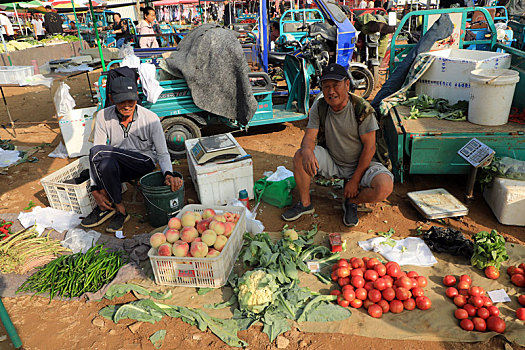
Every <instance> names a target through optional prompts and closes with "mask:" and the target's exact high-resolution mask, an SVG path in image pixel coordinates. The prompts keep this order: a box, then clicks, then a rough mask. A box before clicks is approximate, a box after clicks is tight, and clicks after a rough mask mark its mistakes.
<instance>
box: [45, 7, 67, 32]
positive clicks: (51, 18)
mask: <svg viewBox="0 0 525 350" xmlns="http://www.w3.org/2000/svg"><path fill="white" fill-rule="evenodd" d="M46 11H47V12H46V14H45V15H44V29H45V30H46V34H47V35H54V34H62V33H63V32H64V29H63V28H62V23H63V21H62V17H60V15H59V14H58V13H55V12H53V8H52V7H51V6H50V5H47V6H46Z"/></svg>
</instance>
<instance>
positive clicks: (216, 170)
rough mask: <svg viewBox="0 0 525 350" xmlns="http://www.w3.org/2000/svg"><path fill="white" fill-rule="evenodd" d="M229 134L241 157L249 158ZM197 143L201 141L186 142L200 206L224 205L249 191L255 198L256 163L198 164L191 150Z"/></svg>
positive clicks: (189, 165)
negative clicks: (254, 164) (243, 192)
mask: <svg viewBox="0 0 525 350" xmlns="http://www.w3.org/2000/svg"><path fill="white" fill-rule="evenodd" d="M228 135H229V136H230V139H232V141H233V142H234V143H235V144H236V145H237V147H238V148H239V149H240V153H241V156H244V155H246V154H247V153H246V152H245V151H244V149H242V147H241V146H240V145H239V143H238V142H237V141H236V140H235V138H233V137H232V136H231V135H230V134H228ZM197 142H198V139H190V140H186V142H185V146H186V156H187V159H188V168H189V170H190V177H191V180H192V181H193V185H194V186H195V190H196V192H197V194H198V195H199V200H200V202H201V204H204V205H224V204H226V203H227V202H228V201H229V200H231V199H233V198H237V197H238V196H239V191H240V190H247V191H248V198H249V199H253V160H252V159H251V158H248V159H244V160H241V161H238V162H233V163H225V164H218V163H213V162H210V163H206V164H203V165H199V164H197V161H196V160H195V158H194V157H193V155H192V154H191V151H190V150H191V148H192V147H193V146H194V145H195V144H196V143H197Z"/></svg>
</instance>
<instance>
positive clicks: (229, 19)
mask: <svg viewBox="0 0 525 350" xmlns="http://www.w3.org/2000/svg"><path fill="white" fill-rule="evenodd" d="M222 20H223V21H224V26H225V27H230V26H231V25H232V24H233V23H235V12H234V9H233V5H232V4H231V3H230V1H229V0H225V1H224V16H223V18H222Z"/></svg>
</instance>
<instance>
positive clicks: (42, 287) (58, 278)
mask: <svg viewBox="0 0 525 350" xmlns="http://www.w3.org/2000/svg"><path fill="white" fill-rule="evenodd" d="M124 254H125V252H124V251H116V252H110V251H108V249H107V248H105V247H104V246H103V245H96V246H93V247H92V248H90V249H89V250H88V251H87V252H86V253H85V254H83V253H76V254H71V255H63V256H61V257H59V258H57V259H55V260H53V261H51V262H50V263H49V264H47V265H46V266H44V267H41V268H40V269H39V270H38V271H37V272H36V273H34V274H33V275H31V277H29V278H28V279H27V280H26V281H25V282H24V283H23V284H22V285H21V286H20V288H18V290H17V293H20V292H35V295H39V294H43V293H48V294H49V298H50V299H53V298H54V297H55V296H57V297H60V298H61V299H62V298H74V297H79V296H81V295H82V294H84V293H87V292H96V291H98V290H99V289H100V288H102V287H103V286H104V285H105V284H107V283H109V282H110V281H111V280H113V278H114V277H115V276H116V275H117V272H118V270H119V269H120V268H121V267H122V266H124V264H125V263H126V262H127V259H126V257H125V256H124Z"/></svg>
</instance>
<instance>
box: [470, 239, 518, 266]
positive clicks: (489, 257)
mask: <svg viewBox="0 0 525 350" xmlns="http://www.w3.org/2000/svg"><path fill="white" fill-rule="evenodd" d="M508 259H509V256H508V255H507V249H506V248H505V238H503V236H502V235H500V234H499V233H498V232H497V231H496V230H492V231H491V232H490V233H488V232H486V231H481V232H479V233H478V234H476V235H475V236H474V254H472V257H471V259H470V263H471V264H472V266H474V267H477V268H479V269H484V268H485V267H487V266H494V267H495V268H497V269H499V268H500V267H501V263H502V262H503V261H506V260H508Z"/></svg>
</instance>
